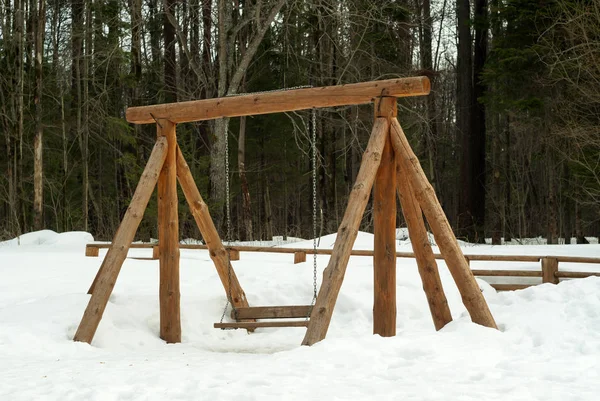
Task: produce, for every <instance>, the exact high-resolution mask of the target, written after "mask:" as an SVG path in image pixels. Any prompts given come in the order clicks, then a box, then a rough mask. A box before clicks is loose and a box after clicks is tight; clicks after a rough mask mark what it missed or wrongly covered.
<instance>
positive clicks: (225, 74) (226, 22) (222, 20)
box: [210, 0, 285, 227]
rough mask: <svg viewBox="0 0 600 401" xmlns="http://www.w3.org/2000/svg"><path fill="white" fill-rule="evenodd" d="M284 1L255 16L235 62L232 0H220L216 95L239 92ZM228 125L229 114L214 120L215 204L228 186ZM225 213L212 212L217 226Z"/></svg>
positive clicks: (212, 169) (220, 201) (212, 171)
mask: <svg viewBox="0 0 600 401" xmlns="http://www.w3.org/2000/svg"><path fill="white" fill-rule="evenodd" d="M260 4H262V3H261V2H259V3H257V4H256V5H255V6H254V7H259V6H260ZM284 4H285V0H277V3H275V4H274V5H273V6H272V7H271V9H270V10H269V12H268V14H267V16H266V17H264V18H262V19H261V18H260V13H257V16H256V18H255V19H254V20H255V23H256V27H255V29H254V31H253V35H252V36H251V37H249V38H248V46H247V48H246V52H245V54H244V55H243V57H241V59H240V60H239V63H237V64H236V65H235V66H234V58H233V57H234V55H233V49H232V48H231V46H230V44H232V43H235V40H231V38H230V37H229V36H228V35H229V31H230V29H231V26H232V24H231V16H232V8H231V6H232V5H231V2H230V1H226V0H219V2H218V12H219V20H218V32H219V44H218V49H219V52H218V57H217V58H218V61H219V74H218V88H217V95H218V96H219V97H221V96H226V95H227V96H231V95H235V94H237V93H238V90H239V88H240V85H241V83H242V80H243V78H244V76H245V74H246V72H247V70H248V67H249V65H250V62H251V61H252V59H253V58H254V55H255V54H256V52H257V51H258V47H259V45H260V43H261V42H262V40H263V38H264V36H265V33H266V32H267V30H268V29H269V27H270V26H271V24H272V23H273V21H274V20H275V17H276V16H277V14H278V13H279V11H280V10H281V8H282V7H283V5H284ZM252 11H256V10H252ZM252 11H248V12H252ZM228 129H229V118H219V119H217V120H215V125H214V140H213V141H212V146H211V159H210V181H211V199H212V200H213V202H214V203H215V204H223V203H224V202H223V201H224V199H225V188H224V186H223V183H224V182H225V168H224V167H225V141H226V135H227V133H228ZM222 216H223V215H222V214H219V213H215V214H214V215H213V218H214V220H215V224H216V225H217V227H219V225H220V224H219V223H220V222H221V220H222Z"/></svg>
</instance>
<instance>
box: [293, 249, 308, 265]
mask: <svg viewBox="0 0 600 401" xmlns="http://www.w3.org/2000/svg"><path fill="white" fill-rule="evenodd" d="M302 262H306V252H294V264H298V263H302Z"/></svg>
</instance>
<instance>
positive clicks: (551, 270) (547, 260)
mask: <svg viewBox="0 0 600 401" xmlns="http://www.w3.org/2000/svg"><path fill="white" fill-rule="evenodd" d="M557 272H558V259H557V258H553V257H550V256H547V257H544V258H542V283H552V284H558V282H559V278H558V277H557V275H556V273H557Z"/></svg>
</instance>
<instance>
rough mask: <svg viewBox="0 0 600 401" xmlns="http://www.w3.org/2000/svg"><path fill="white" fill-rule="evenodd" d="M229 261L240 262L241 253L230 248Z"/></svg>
mask: <svg viewBox="0 0 600 401" xmlns="http://www.w3.org/2000/svg"><path fill="white" fill-rule="evenodd" d="M227 250H228V251H229V260H240V251H238V250H237V249H232V248H228V249H227Z"/></svg>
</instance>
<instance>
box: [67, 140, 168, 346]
mask: <svg viewBox="0 0 600 401" xmlns="http://www.w3.org/2000/svg"><path fill="white" fill-rule="evenodd" d="M167 149H168V145H167V139H166V138H165V137H161V138H158V140H157V141H156V144H155V145H154V148H153V149H152V154H151V155H150V158H149V159H148V164H146V167H145V168H144V172H143V173H142V177H141V178H140V182H139V183H138V185H137V188H136V189H135V193H134V194H133V198H131V203H130V204H129V207H128V208H127V212H126V213H125V217H123V220H122V221H121V224H120V225H119V228H118V229H117V233H116V234H115V237H114V238H113V240H112V245H111V247H110V248H109V250H108V252H107V253H106V257H105V258H104V261H103V262H102V265H101V266H100V270H99V271H98V274H97V275H96V279H95V280H94V284H92V287H93V292H92V297H91V299H90V302H89V303H88V306H87V308H86V309H85V312H84V313H83V317H82V318H81V323H80V324H79V327H78V328H77V332H76V333H75V337H74V338H73V340H74V341H82V342H86V343H91V342H92V339H93V338H94V334H96V330H97V329H98V325H99V324H100V320H101V319H102V315H103V314H104V310H105V309H106V304H107V303H108V298H109V297H110V294H111V293H112V290H113V288H114V286H115V283H116V281H117V277H118V276H119V272H120V271H121V266H122V265H123V261H124V260H125V258H126V257H127V251H128V250H129V246H130V245H131V242H132V241H133V238H134V236H135V233H136V231H137V229H138V227H139V225H140V222H141V221H142V217H143V216H144V211H145V210H146V206H147V205H148V201H149V200H150V196H151V195H152V192H153V191H154V187H155V186H156V182H157V181H158V176H159V174H160V171H161V169H162V166H163V164H164V162H165V159H166V157H167Z"/></svg>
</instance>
